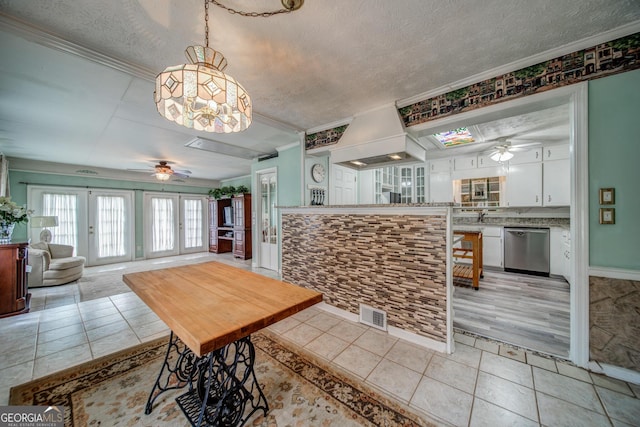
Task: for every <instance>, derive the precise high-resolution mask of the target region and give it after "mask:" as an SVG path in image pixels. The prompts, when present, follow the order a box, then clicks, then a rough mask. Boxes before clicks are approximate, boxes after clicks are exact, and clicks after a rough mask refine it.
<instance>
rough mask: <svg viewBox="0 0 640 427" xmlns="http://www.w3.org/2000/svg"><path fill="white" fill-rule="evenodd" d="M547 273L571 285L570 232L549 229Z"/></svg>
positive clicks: (563, 229)
mask: <svg viewBox="0 0 640 427" xmlns="http://www.w3.org/2000/svg"><path fill="white" fill-rule="evenodd" d="M549 246H550V247H549V256H550V258H551V259H550V263H549V272H550V273H551V274H552V275H555V276H562V277H564V279H565V280H566V281H567V282H568V283H571V232H570V231H569V229H567V228H564V227H551V232H550V233H549Z"/></svg>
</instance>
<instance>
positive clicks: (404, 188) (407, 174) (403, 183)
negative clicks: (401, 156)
mask: <svg viewBox="0 0 640 427" xmlns="http://www.w3.org/2000/svg"><path fill="white" fill-rule="evenodd" d="M412 171H413V168H410V167H409V168H400V203H411V192H412V191H413V176H412Z"/></svg>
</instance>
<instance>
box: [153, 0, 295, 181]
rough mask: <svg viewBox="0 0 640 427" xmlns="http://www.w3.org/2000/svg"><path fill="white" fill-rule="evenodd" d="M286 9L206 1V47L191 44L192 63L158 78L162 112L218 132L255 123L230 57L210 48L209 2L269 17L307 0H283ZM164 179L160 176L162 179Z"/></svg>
mask: <svg viewBox="0 0 640 427" xmlns="http://www.w3.org/2000/svg"><path fill="white" fill-rule="evenodd" d="M281 1H282V5H283V7H284V9H281V10H277V11H273V12H242V11H237V10H234V9H231V8H229V7H227V6H224V5H223V4H221V3H220V2H218V1H216V0H204V9H205V14H204V20H205V26H204V33H205V46H189V47H188V48H187V49H186V50H185V55H186V56H187V59H188V60H189V61H190V64H181V65H176V66H173V67H167V68H166V69H165V70H164V71H163V72H161V73H160V74H158V76H157V77H156V90H155V92H154V99H155V103H156V107H157V109H158V112H159V113H160V115H161V116H162V117H164V118H166V119H167V120H170V121H172V122H175V123H177V124H179V125H181V126H185V127H187V128H191V129H195V130H199V131H205V132H216V133H231V132H242V131H243V130H245V129H247V128H248V127H249V125H250V124H251V114H252V110H253V107H252V104H251V98H250V97H249V94H248V93H247V91H246V90H245V88H244V87H243V86H242V85H241V84H240V83H238V81H237V80H236V79H234V78H233V77H231V76H230V75H228V74H225V73H224V69H225V68H226V66H227V60H226V59H225V57H224V55H222V53H220V52H218V51H217V50H214V49H212V48H210V47H209V2H211V3H214V4H215V5H217V6H219V7H221V8H223V9H226V10H227V11H228V12H230V13H233V14H239V15H242V16H263V17H268V16H272V15H275V14H278V13H288V12H291V11H294V10H297V9H299V8H300V7H301V6H302V3H304V0H281ZM159 179H160V178H159Z"/></svg>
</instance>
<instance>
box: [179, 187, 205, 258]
mask: <svg viewBox="0 0 640 427" xmlns="http://www.w3.org/2000/svg"><path fill="white" fill-rule="evenodd" d="M183 227H184V247H185V248H195V247H200V246H202V200H193V199H186V200H184V218H183Z"/></svg>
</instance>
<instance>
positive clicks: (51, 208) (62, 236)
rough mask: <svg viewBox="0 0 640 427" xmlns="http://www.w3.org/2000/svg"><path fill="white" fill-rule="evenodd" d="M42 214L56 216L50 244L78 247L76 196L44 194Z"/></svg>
mask: <svg viewBox="0 0 640 427" xmlns="http://www.w3.org/2000/svg"><path fill="white" fill-rule="evenodd" d="M42 214H43V215H45V216H57V217H58V226H57V227H55V228H54V230H51V231H52V232H53V238H52V240H51V242H52V243H59V244H62V245H71V246H73V248H74V251H75V250H76V248H77V247H78V196H76V195H75V194H56V193H44V194H43V195H42Z"/></svg>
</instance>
